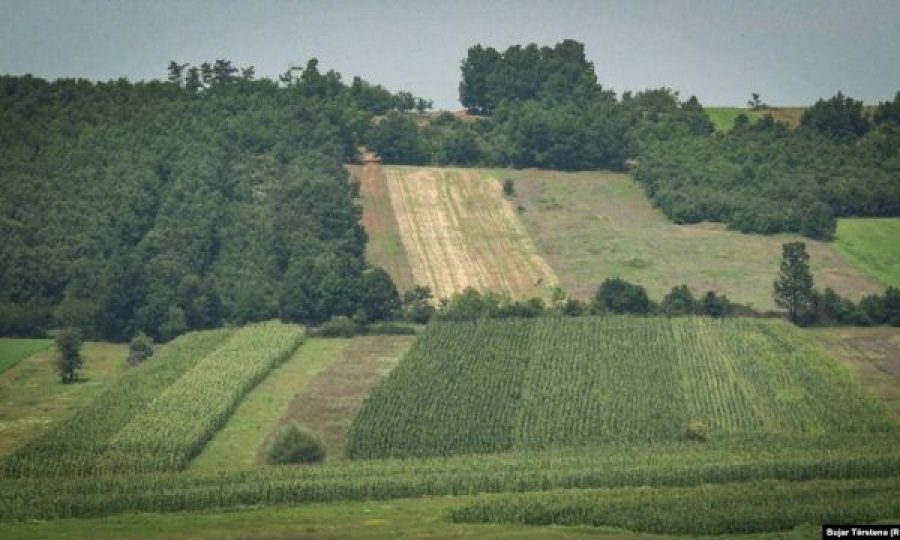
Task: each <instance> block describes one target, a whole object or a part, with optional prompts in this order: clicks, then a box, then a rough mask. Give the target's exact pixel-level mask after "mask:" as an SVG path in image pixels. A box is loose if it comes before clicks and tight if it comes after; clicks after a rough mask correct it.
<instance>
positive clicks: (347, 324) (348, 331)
mask: <svg viewBox="0 0 900 540" xmlns="http://www.w3.org/2000/svg"><path fill="white" fill-rule="evenodd" d="M356 331H357V326H356V323H354V322H353V320H352V319H350V318H349V317H343V316H337V317H332V318H331V319H330V320H329V321H328V322H326V323H325V324H323V325H322V326H320V327H319V328H318V329H316V330H315V331H313V332H310V334H311V335H315V336H321V337H353V336H355V335H356Z"/></svg>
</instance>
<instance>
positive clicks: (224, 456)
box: [189, 338, 347, 473]
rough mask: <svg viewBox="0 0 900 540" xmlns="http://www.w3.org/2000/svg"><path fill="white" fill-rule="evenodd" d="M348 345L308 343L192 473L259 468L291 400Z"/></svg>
mask: <svg viewBox="0 0 900 540" xmlns="http://www.w3.org/2000/svg"><path fill="white" fill-rule="evenodd" d="M346 342H347V340H333V339H322V338H312V339H307V340H306V341H305V342H304V343H303V345H301V346H300V348H298V349H297V351H296V352H294V354H293V355H292V356H291V357H290V358H289V359H288V360H287V361H286V362H285V363H284V364H282V365H281V366H279V367H276V368H275V369H273V370H272V371H271V372H270V373H269V375H268V376H266V378H265V379H264V380H263V382H261V383H260V384H259V385H258V386H257V387H256V388H254V389H253V391H252V392H250V394H249V395H248V396H247V397H245V398H244V400H243V401H241V403H240V405H238V407H237V409H235V411H234V413H233V414H232V415H231V418H229V419H228V423H226V424H225V427H223V428H222V429H221V430H219V432H218V433H216V435H215V437H213V439H212V440H211V441H210V442H209V444H208V445H207V446H206V447H205V448H204V449H203V452H201V453H200V455H199V456H197V457H196V458H195V459H194V460H193V461H191V465H190V467H189V470H190V471H191V472H197V473H203V472H216V471H228V470H238V469H249V468H252V467H254V466H256V465H257V464H258V463H259V460H258V457H259V453H260V448H261V447H262V446H263V443H264V442H265V440H266V437H267V436H268V435H269V433H270V432H271V431H272V428H273V426H274V425H275V423H276V422H278V420H279V418H280V417H281V415H283V414H285V411H286V410H287V408H288V405H289V404H290V403H291V400H292V399H293V398H295V397H296V396H297V395H298V394H303V393H304V392H305V391H307V387H308V385H309V383H310V381H311V380H312V379H314V378H315V376H316V375H317V374H318V373H320V372H321V371H322V370H323V369H325V368H326V367H327V366H328V365H329V364H330V363H331V362H333V361H334V360H335V359H337V358H338V357H339V356H340V354H341V351H342V350H343V348H344V347H345V346H346Z"/></svg>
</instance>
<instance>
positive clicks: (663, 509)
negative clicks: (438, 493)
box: [450, 477, 900, 535]
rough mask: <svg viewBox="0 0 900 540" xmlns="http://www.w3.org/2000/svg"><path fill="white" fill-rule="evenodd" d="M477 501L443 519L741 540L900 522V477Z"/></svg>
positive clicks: (571, 492)
mask: <svg viewBox="0 0 900 540" xmlns="http://www.w3.org/2000/svg"><path fill="white" fill-rule="evenodd" d="M483 499H484V500H482V501H478V502H476V503H474V504H470V505H467V506H462V507H458V508H454V509H452V510H451V512H450V518H451V519H452V520H453V521H455V522H469V523H473V522H474V523H478V522H481V523H517V524H522V525H592V526H608V527H619V528H622V529H628V530H630V531H639V532H649V533H664V534H690V535H714V534H746V533H760V532H771V531H783V530H788V529H792V528H794V527H796V526H798V525H800V524H803V523H816V524H819V523H872V522H874V521H878V520H881V519H887V518H894V517H896V516H900V477H891V478H878V479H866V480H813V481H808V482H780V481H773V480H768V481H761V482H760V481H757V482H743V483H739V484H716V485H703V486H696V487H690V488H684V487H661V488H660V487H654V488H647V487H645V488H629V489H602V490H568V491H550V492H543V493H529V494H523V495H518V494H517V495H501V496H489V497H484V498H483Z"/></svg>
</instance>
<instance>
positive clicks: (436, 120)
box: [365, 40, 900, 240]
mask: <svg viewBox="0 0 900 540" xmlns="http://www.w3.org/2000/svg"><path fill="white" fill-rule="evenodd" d="M459 96H460V102H461V103H462V104H463V105H464V106H465V107H466V109H467V111H468V113H469V115H470V116H465V117H459V116H457V115H453V114H450V113H442V114H440V115H437V116H435V117H431V118H428V119H423V118H422V117H414V116H411V115H408V114H404V113H402V112H398V111H394V112H391V113H389V114H388V115H387V116H386V117H385V118H383V119H381V121H379V122H378V123H377V124H376V125H375V126H374V127H373V128H372V129H371V130H370V131H369V133H368V136H367V138H366V139H365V142H366V145H367V146H369V147H370V148H372V149H374V150H375V151H377V152H378V153H379V154H380V155H381V156H382V158H383V159H384V160H385V161H387V162H389V163H405V164H433V165H470V166H476V165H477V166H491V167H516V168H524V167H538V168H552V169H562V170H579V169H598V168H605V169H613V170H621V169H625V168H628V167H630V166H632V165H635V171H634V173H635V178H636V179H637V180H638V181H639V182H640V183H641V184H642V185H643V186H644V188H645V190H646V192H647V194H648V196H649V197H650V199H651V200H652V201H653V202H654V204H655V205H656V206H658V207H659V208H660V209H661V210H662V211H663V212H665V213H666V215H667V216H669V217H670V218H671V219H672V220H673V221H675V222H676V223H697V222H700V221H716V222H722V223H725V224H727V225H729V226H730V227H732V228H734V229H737V230H739V231H742V232H748V233H763V234H771V233H779V232H796V233H799V234H802V235H804V236H807V237H810V238H815V239H822V240H828V239H831V238H832V237H833V236H834V232H835V227H836V219H837V218H839V217H844V216H860V217H861V216H900V92H898V94H897V96H896V97H895V98H894V99H893V100H892V101H888V102H884V103H881V104H880V105H879V106H878V107H876V108H875V109H874V110H869V109H867V108H865V107H864V106H863V104H862V103H861V102H860V101H858V100H854V99H852V98H850V97H847V96H845V95H843V94H842V93H840V92H838V93H837V95H835V96H833V97H832V98H829V99H820V100H819V101H817V102H816V103H815V104H814V105H813V106H812V107H810V108H809V109H808V110H806V111H805V113H804V114H803V117H802V119H801V122H800V127H799V129H790V128H788V126H786V125H783V124H779V123H777V122H775V121H774V120H773V119H772V117H771V116H764V118H763V119H762V120H760V121H758V122H756V123H752V122H750V120H749V119H748V118H747V117H746V116H745V115H741V116H739V117H738V118H737V119H736V120H735V124H734V128H733V129H731V130H730V131H729V132H727V133H715V132H714V130H713V125H712V123H711V121H710V119H709V117H708V116H707V115H706V113H705V112H704V110H703V107H702V105H701V104H700V103H699V101H698V100H697V99H696V98H695V97H693V96H692V97H690V98H688V99H687V100H681V98H680V97H679V95H678V93H677V92H674V91H672V90H671V89H669V88H658V89H647V90H643V91H640V92H637V93H631V92H624V93H623V94H622V95H621V96H617V95H616V93H615V92H613V91H612V90H610V89H607V88H604V87H603V86H602V85H601V84H600V83H599V82H598V79H597V75H596V72H595V69H594V66H593V64H592V63H591V62H588V61H587V59H586V57H585V54H584V46H583V45H582V44H581V43H578V42H576V41H572V40H566V41H562V42H560V43H558V44H556V45H555V46H554V47H538V46H537V45H535V44H530V45H527V46H524V47H523V46H520V45H515V46H512V47H509V48H508V49H506V50H505V51H498V50H495V49H494V48H492V47H483V46H481V45H475V46H473V47H471V48H470V49H469V50H468V53H467V56H466V58H465V59H463V61H462V67H461V82H460V86H459ZM751 103H752V104H753V106H754V108H757V109H759V110H760V111H763V112H764V110H765V109H764V104H763V103H762V101H761V98H760V97H759V95H758V94H756V95H755V97H754V99H753V100H751ZM471 115H474V116H471Z"/></svg>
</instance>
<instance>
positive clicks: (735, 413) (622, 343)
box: [346, 317, 898, 458]
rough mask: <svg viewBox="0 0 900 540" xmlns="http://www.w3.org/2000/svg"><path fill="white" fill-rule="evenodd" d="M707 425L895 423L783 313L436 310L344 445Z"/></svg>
mask: <svg viewBox="0 0 900 540" xmlns="http://www.w3.org/2000/svg"><path fill="white" fill-rule="evenodd" d="M692 422H699V423H702V424H704V425H706V426H707V427H708V428H709V429H710V430H711V431H713V432H730V433H741V432H760V433H761V432H800V433H823V432H848V431H854V432H871V431H892V430H896V429H897V428H898V426H897V422H896V421H895V420H894V419H893V418H892V417H891V416H890V414H889V412H888V411H887V409H886V408H885V407H884V406H883V405H882V404H881V403H878V402H876V401H874V400H873V399H871V398H870V397H869V396H867V395H866V394H865V392H864V391H863V389H862V388H861V387H860V385H859V384H858V383H857V382H856V381H855V380H854V379H853V378H852V376H851V375H850V374H849V372H847V371H846V370H845V369H844V368H843V367H842V366H840V365H838V364H837V363H836V362H835V361H834V360H833V359H832V358H831V357H829V356H828V354H827V353H826V352H825V351H824V350H822V349H821V348H820V347H819V346H818V345H816V344H815V343H813V342H812V340H811V339H810V338H809V337H808V336H806V335H804V334H803V333H802V331H800V330H797V329H796V328H793V327H792V326H790V325H788V324H786V323H783V322H781V321H759V320H748V319H727V320H716V319H709V318H677V319H665V318H639V317H594V318H575V319H572V318H543V319H533V320H486V321H478V322H475V323H471V322H468V323H465V322H464V323H437V324H433V325H431V326H429V328H428V330H427V331H426V332H425V333H424V334H423V335H422V336H420V337H419V339H418V340H417V342H416V344H415V345H414V346H413V348H412V349H411V350H410V352H409V353H408V354H407V356H406V358H405V359H404V361H403V362H401V364H400V365H399V366H398V367H397V368H396V369H395V370H394V371H393V372H392V373H391V374H390V375H389V376H388V378H387V379H386V380H385V381H384V382H383V383H382V384H381V385H380V386H379V387H378V388H376V389H375V391H374V392H373V394H372V395H371V396H370V398H369V399H368V400H367V401H366V402H365V403H364V405H363V407H362V409H361V411H360V413H359V415H358V416H357V418H356V419H355V420H354V422H353V424H352V426H351V428H350V430H349V433H348V442H347V446H346V449H347V453H348V455H349V456H350V457H357V458H371V457H390V456H394V457H402V456H429V455H452V454H459V453H466V452H494V451H500V450H507V449H525V448H551V447H559V446H566V445H578V444H597V443H604V442H613V441H631V442H640V441H645V442H646V441H660V440H673V439H678V438H681V437H684V436H685V431H686V427H687V426H688V425H689V424H691V423H692Z"/></svg>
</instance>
